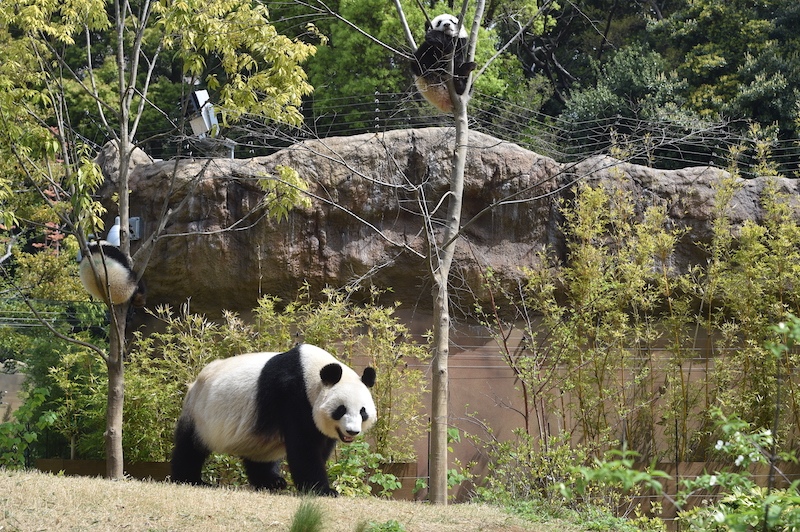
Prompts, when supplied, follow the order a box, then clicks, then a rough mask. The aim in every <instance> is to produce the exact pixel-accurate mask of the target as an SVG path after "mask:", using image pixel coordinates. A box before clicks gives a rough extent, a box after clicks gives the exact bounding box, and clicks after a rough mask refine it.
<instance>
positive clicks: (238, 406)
mask: <svg viewBox="0 0 800 532" xmlns="http://www.w3.org/2000/svg"><path fill="white" fill-rule="evenodd" d="M276 354H278V353H250V354H246V355H238V356H235V357H231V358H225V359H220V360H215V361H214V362H212V363H210V364H209V365H208V366H206V367H205V368H204V369H203V371H201V372H200V374H199V375H198V376H197V380H196V381H195V382H194V383H193V384H192V386H191V388H190V389H189V392H188V393H187V394H186V400H185V403H184V414H189V415H192V418H193V420H194V422H195V430H196V431H197V435H198V436H199V437H200V438H201V439H202V440H203V442H204V443H205V445H207V446H208V447H209V449H210V450H211V451H212V452H215V453H223V454H230V455H234V456H245V457H248V458H251V459H253V460H261V461H272V460H277V459H279V458H281V457H282V456H284V455H285V454H286V451H285V448H284V446H283V442H282V441H279V440H277V439H276V440H274V441H271V442H265V441H264V440H263V439H262V438H258V437H256V435H255V434H254V433H253V427H254V426H255V417H256V394H255V390H256V388H257V386H256V383H257V381H258V378H259V375H260V374H261V369H262V368H263V367H264V365H265V364H266V363H267V361H268V360H269V359H270V358H272V357H273V356H275V355H276ZM194 412H198V413H202V415H196V416H195V415H193V414H194Z"/></svg>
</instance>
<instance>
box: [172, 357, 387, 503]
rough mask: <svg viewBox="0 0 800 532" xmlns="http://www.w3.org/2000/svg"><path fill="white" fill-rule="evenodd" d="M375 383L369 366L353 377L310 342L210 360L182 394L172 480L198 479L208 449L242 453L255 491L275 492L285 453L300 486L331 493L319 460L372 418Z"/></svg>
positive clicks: (197, 481) (350, 439)
mask: <svg viewBox="0 0 800 532" xmlns="http://www.w3.org/2000/svg"><path fill="white" fill-rule="evenodd" d="M374 384H375V370H374V369H373V368H371V367H368V368H366V369H365V370H364V373H363V375H362V376H361V377H359V376H358V374H356V372H355V371H353V370H352V369H350V368H349V367H347V366H345V365H344V364H342V363H341V362H339V361H338V360H336V359H335V358H334V357H333V356H332V355H331V354H330V353H328V352H327V351H324V350H323V349H320V348H319V347H316V346H313V345H309V344H301V345H298V346H296V347H294V348H293V349H291V350H290V351H287V352H285V353H249V354H245V355H238V356H233V357H230V358H225V359H219V360H215V361H213V362H211V363H210V364H209V365H207V366H206V367H205V368H203V370H202V371H201V372H200V374H199V375H198V376H197V379H196V380H195V381H194V383H192V384H191V385H190V387H189V391H188V392H187V394H186V398H185V400H184V403H183V409H182V411H181V415H180V418H179V419H178V423H177V426H176V428H175V447H174V450H173V453H172V475H171V478H172V480H173V481H174V482H183V483H189V484H203V481H202V479H201V470H202V468H203V463H204V462H205V460H206V458H207V457H208V456H209V455H210V454H211V453H212V452H213V453H222V454H229V455H233V456H239V457H241V458H242V459H243V463H244V468H245V472H246V473H247V476H248V479H249V481H250V485H251V486H253V487H254V488H256V489H269V490H279V489H284V488H286V486H287V483H286V480H285V479H284V478H283V477H282V476H281V472H280V463H281V459H282V458H283V457H286V461H287V462H288V465H289V472H290V473H291V476H292V480H293V481H294V485H295V487H296V488H297V489H298V490H299V491H301V492H311V493H316V494H319V495H329V496H336V495H337V492H336V490H334V489H332V488H331V487H330V484H329V482H328V473H327V470H326V461H327V460H328V457H329V456H330V454H331V452H332V451H333V448H334V447H335V446H336V443H337V442H342V443H351V442H353V440H354V439H355V438H356V436H358V435H359V434H361V433H363V432H365V431H366V430H367V429H369V428H370V427H372V425H373V424H374V423H375V420H376V419H377V413H376V409H375V404H374V402H373V399H372V394H371V393H370V390H369V389H370V388H371V387H372V386H373V385H374Z"/></svg>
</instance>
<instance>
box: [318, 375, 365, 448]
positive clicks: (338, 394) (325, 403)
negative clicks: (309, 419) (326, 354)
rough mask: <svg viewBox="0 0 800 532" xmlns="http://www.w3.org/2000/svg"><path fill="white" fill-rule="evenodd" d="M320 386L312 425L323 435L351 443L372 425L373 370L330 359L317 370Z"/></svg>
mask: <svg viewBox="0 0 800 532" xmlns="http://www.w3.org/2000/svg"><path fill="white" fill-rule="evenodd" d="M319 377H320V380H321V383H322V389H321V390H320V393H319V395H318V396H317V399H316V401H314V405H313V411H314V424H315V425H316V426H317V429H319V431H320V432H321V433H323V434H324V435H325V436H328V437H329V438H333V439H335V440H339V441H342V442H344V443H351V442H352V441H353V440H354V439H355V437H356V436H358V435H359V434H361V433H362V432H365V431H366V430H368V429H369V428H370V427H372V425H374V424H375V420H376V419H377V410H376V409H375V403H374V402H373V400H372V394H371V393H370V391H369V389H370V388H372V386H373V385H374V384H375V370H374V369H373V368H369V367H368V368H366V369H365V370H364V374H363V375H362V376H361V377H359V376H358V374H357V373H356V372H354V371H353V370H352V369H350V368H348V367H347V366H344V365H342V364H340V363H339V362H333V363H330V364H327V365H325V366H323V367H322V369H320V371H319Z"/></svg>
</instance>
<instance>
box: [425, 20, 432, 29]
mask: <svg viewBox="0 0 800 532" xmlns="http://www.w3.org/2000/svg"><path fill="white" fill-rule="evenodd" d="M432 27H433V26H431V21H430V20H426V21H425V31H428V30H429V29H431V28H432Z"/></svg>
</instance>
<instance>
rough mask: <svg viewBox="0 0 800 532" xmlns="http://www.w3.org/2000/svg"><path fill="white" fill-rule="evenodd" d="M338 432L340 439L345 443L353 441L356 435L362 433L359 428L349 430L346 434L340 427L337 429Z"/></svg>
mask: <svg viewBox="0 0 800 532" xmlns="http://www.w3.org/2000/svg"><path fill="white" fill-rule="evenodd" d="M336 432H338V433H339V439H340V440H342V441H343V442H344V443H353V440H355V439H356V436H358V435H359V434H360V432H359V431H357V430H348V431H347V434H345V433H344V432H342V431H341V430H339V429H338V428H337V429H336Z"/></svg>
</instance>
